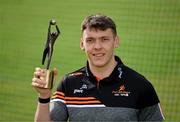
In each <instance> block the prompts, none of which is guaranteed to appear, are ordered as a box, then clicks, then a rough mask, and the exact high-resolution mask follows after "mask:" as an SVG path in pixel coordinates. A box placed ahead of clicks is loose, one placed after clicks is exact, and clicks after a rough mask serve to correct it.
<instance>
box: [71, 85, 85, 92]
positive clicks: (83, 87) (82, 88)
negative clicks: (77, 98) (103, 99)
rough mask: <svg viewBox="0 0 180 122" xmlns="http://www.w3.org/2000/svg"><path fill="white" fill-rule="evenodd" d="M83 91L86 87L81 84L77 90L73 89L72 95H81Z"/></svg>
mask: <svg viewBox="0 0 180 122" xmlns="http://www.w3.org/2000/svg"><path fill="white" fill-rule="evenodd" d="M84 89H87V85H86V84H83V85H82V86H81V87H80V88H79V89H74V92H73V93H74V94H76V93H83V92H84Z"/></svg>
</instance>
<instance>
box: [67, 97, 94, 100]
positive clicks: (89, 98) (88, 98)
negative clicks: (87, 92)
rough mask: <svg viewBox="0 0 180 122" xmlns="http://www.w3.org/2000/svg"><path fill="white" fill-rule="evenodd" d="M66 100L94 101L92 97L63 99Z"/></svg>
mask: <svg viewBox="0 0 180 122" xmlns="http://www.w3.org/2000/svg"><path fill="white" fill-rule="evenodd" d="M65 99H66V100H96V98H94V97H65Z"/></svg>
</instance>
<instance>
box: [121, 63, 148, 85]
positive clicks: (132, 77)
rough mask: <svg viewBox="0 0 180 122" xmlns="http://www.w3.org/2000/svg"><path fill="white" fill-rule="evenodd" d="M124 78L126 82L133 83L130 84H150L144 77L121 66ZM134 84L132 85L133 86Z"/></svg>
mask: <svg viewBox="0 0 180 122" xmlns="http://www.w3.org/2000/svg"><path fill="white" fill-rule="evenodd" d="M123 72H124V78H125V79H126V80H128V81H131V82H132V81H133V82H132V83H135V84H137V83H141V84H151V83H150V82H149V81H148V80H147V79H146V78H145V76H144V75H142V74H140V73H139V72H137V71H135V70H134V69H132V68H130V67H128V66H126V65H124V66H123ZM135 84H134V85H135Z"/></svg>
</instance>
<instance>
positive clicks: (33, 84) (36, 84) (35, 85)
mask: <svg viewBox="0 0 180 122" xmlns="http://www.w3.org/2000/svg"><path fill="white" fill-rule="evenodd" d="M31 85H32V86H33V87H38V88H44V85H42V84H38V83H35V82H32V84H31Z"/></svg>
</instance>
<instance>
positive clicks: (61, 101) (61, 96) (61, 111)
mask: <svg viewBox="0 0 180 122" xmlns="http://www.w3.org/2000/svg"><path fill="white" fill-rule="evenodd" d="M65 79H66V78H65V77H64V78H63V79H62V80H61V82H60V84H59V85H58V87H57V90H56V91H55V92H54V94H53V96H52V99H51V102H50V117H51V120H53V121H55V122H56V121H67V120H68V110H67V106H66V102H65V81H66V80H65Z"/></svg>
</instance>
